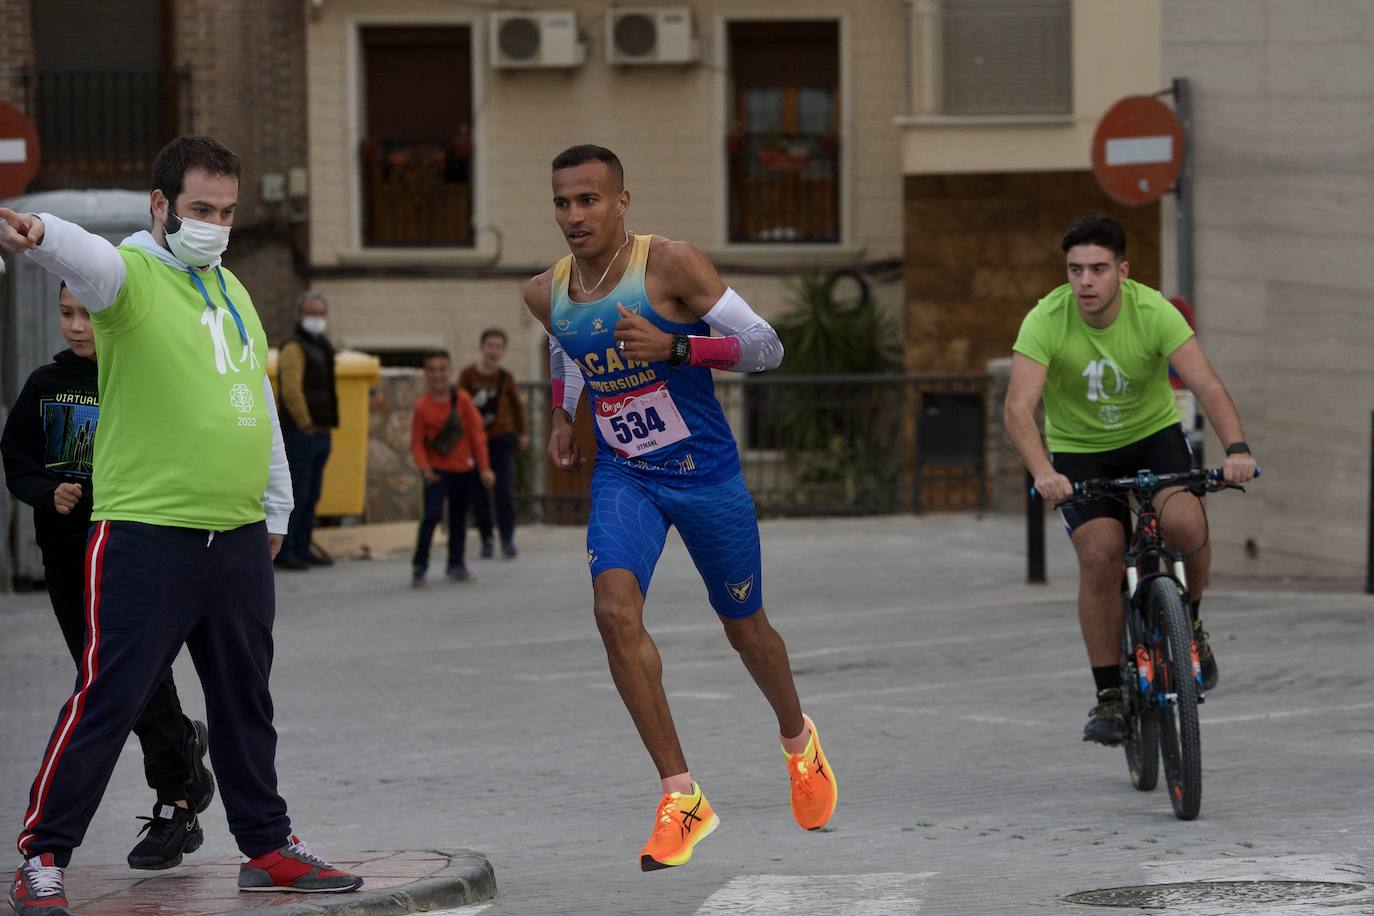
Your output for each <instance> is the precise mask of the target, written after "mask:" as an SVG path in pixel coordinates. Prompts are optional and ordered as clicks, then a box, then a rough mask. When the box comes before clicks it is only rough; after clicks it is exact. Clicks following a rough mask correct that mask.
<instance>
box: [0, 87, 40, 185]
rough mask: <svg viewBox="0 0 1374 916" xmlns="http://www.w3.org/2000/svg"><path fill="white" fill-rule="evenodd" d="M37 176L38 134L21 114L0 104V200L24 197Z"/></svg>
mask: <svg viewBox="0 0 1374 916" xmlns="http://www.w3.org/2000/svg"><path fill="white" fill-rule="evenodd" d="M37 174H38V131H37V130H36V129H35V128H34V126H33V122H32V121H30V120H29V119H28V118H27V117H25V115H24V113H23V112H22V111H20V110H19V109H17V108H15V107H13V106H12V105H6V104H5V103H4V102H0V199H4V198H6V197H14V196H16V195H19V194H23V193H24V191H25V190H26V189H27V188H28V186H29V182H31V181H33V176H34V175H37Z"/></svg>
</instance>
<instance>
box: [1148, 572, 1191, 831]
mask: <svg viewBox="0 0 1374 916" xmlns="http://www.w3.org/2000/svg"><path fill="white" fill-rule="evenodd" d="M1149 598H1150V603H1149V621H1150V624H1151V629H1152V630H1153V631H1154V632H1155V633H1158V635H1159V639H1158V642H1156V643H1155V647H1154V652H1153V655H1154V662H1155V671H1154V676H1155V693H1156V696H1161V695H1164V696H1167V697H1169V698H1170V700H1171V702H1167V703H1161V704H1158V705H1156V706H1155V713H1156V717H1157V722H1158V725H1159V749H1160V752H1161V755H1162V756H1163V758H1164V781H1165V785H1167V786H1168V787H1169V802H1170V804H1172V805H1173V806H1174V814H1175V815H1176V816H1177V817H1178V819H1179V820H1183V821H1191V820H1192V819H1193V818H1195V817H1197V815H1198V809H1199V808H1200V807H1201V805H1202V737H1201V734H1200V733H1199V730H1198V714H1197V680H1196V679H1195V677H1194V676H1193V652H1192V649H1193V627H1192V624H1191V623H1190V621H1189V619H1188V609H1187V608H1185V607H1184V606H1183V599H1182V598H1180V597H1179V594H1178V583H1176V582H1174V580H1172V579H1169V578H1165V577H1160V578H1157V579H1151V580H1150V593H1149Z"/></svg>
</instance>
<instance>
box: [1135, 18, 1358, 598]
mask: <svg viewBox="0 0 1374 916" xmlns="http://www.w3.org/2000/svg"><path fill="white" fill-rule="evenodd" d="M1163 24H1164V40H1163V45H1162V47H1163V65H1164V67H1165V70H1166V72H1167V73H1168V74H1169V75H1171V76H1181V77H1187V78H1188V80H1189V82H1190V85H1191V86H1192V92H1193V98H1194V115H1193V124H1192V127H1193V162H1194V168H1195V172H1196V216H1195V233H1196V251H1195V263H1196V267H1195V275H1196V288H1197V294H1196V301H1195V303H1194V305H1195V306H1196V310H1197V319H1198V324H1199V331H1198V336H1199V339H1200V340H1201V341H1202V344H1203V346H1204V347H1205V348H1206V350H1207V353H1208V355H1209V356H1210V357H1211V359H1212V361H1213V363H1214V364H1215V365H1216V367H1217V370H1218V371H1219V372H1220V374H1221V376H1222V378H1223V379H1224V380H1225V382H1226V384H1227V387H1229V388H1230V390H1231V393H1232V395H1233V396H1234V397H1235V400H1236V403H1237V405H1238V406H1239V408H1240V411H1241V416H1242V419H1243V420H1244V422H1245V431H1246V436H1247V438H1248V440H1249V442H1250V443H1251V445H1252V446H1253V447H1254V449H1255V453H1256V455H1257V456H1258V457H1259V460H1260V463H1261V465H1262V466H1263V469H1264V477H1263V479H1262V480H1260V481H1259V482H1257V483H1256V484H1255V485H1254V486H1252V487H1251V488H1250V492H1249V493H1248V494H1247V495H1245V496H1243V497H1242V496H1234V497H1233V496H1231V495H1230V494H1227V495H1224V496H1222V497H1219V498H1217V499H1215V500H1214V501H1213V505H1212V506H1211V507H1210V515H1211V519H1212V523H1213V524H1212V531H1213V542H1214V544H1215V545H1216V548H1217V550H1218V554H1217V566H1218V568H1219V569H1224V570H1227V571H1228V572H1231V571H1234V572H1237V573H1246V574H1258V575H1264V576H1290V575H1291V576H1317V577H1329V578H1338V579H1341V580H1346V581H1350V580H1354V579H1360V578H1363V576H1364V574H1365V572H1366V570H1365V562H1366V549H1367V532H1368V524H1369V512H1370V493H1369V486H1370V462H1371V454H1370V436H1371V430H1370V423H1371V419H1370V418H1371V411H1374V361H1371V359H1370V356H1369V350H1370V342H1371V341H1374V309H1371V307H1370V302H1371V300H1374V279H1372V278H1371V276H1370V272H1369V270H1368V262H1369V257H1370V252H1371V251H1374V218H1371V216H1370V214H1371V213H1374V156H1371V151H1374V4H1369V3H1364V2H1361V0H1343V2H1342V0H1269V2H1266V0H1225V2H1221V0H1166V2H1165V3H1164V16H1163ZM1165 238H1166V245H1165V248H1166V250H1168V249H1169V248H1170V247H1171V246H1172V239H1173V229H1172V226H1168V228H1166V230H1165Z"/></svg>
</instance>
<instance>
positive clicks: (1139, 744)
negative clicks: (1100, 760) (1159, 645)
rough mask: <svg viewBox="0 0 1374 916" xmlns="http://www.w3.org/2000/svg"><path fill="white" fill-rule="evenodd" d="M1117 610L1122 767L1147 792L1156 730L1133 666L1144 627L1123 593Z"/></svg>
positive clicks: (1155, 759)
mask: <svg viewBox="0 0 1374 916" xmlns="http://www.w3.org/2000/svg"><path fill="white" fill-rule="evenodd" d="M1121 612H1122V617H1123V618H1124V620H1125V626H1123V627H1122V629H1121V695H1122V699H1124V700H1125V701H1126V716H1127V719H1126V727H1127V728H1128V729H1129V733H1128V734H1127V735H1126V740H1125V742H1124V743H1123V747H1124V750H1125V751H1126V769H1127V770H1128V771H1129V772H1130V774H1131V785H1133V786H1135V787H1136V788H1137V789H1139V790H1140V791H1142V792H1149V791H1152V790H1153V789H1154V787H1155V786H1156V785H1158V783H1159V733H1158V732H1157V731H1156V728H1155V709H1154V707H1153V706H1151V705H1148V704H1149V701H1150V697H1149V696H1148V695H1147V694H1145V693H1142V691H1141V689H1140V672H1139V671H1138V670H1137V668H1136V659H1135V647H1136V646H1140V645H1144V644H1145V633H1144V630H1145V627H1144V625H1143V624H1142V623H1141V620H1140V614H1139V613H1137V612H1136V609H1135V607H1134V606H1132V604H1131V602H1130V599H1129V598H1127V597H1126V596H1125V595H1124V594H1123V595H1122V596H1121Z"/></svg>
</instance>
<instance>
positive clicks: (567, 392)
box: [549, 334, 584, 417]
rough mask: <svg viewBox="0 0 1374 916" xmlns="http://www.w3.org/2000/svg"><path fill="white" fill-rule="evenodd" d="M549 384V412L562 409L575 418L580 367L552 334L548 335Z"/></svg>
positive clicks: (581, 383) (578, 393) (579, 396)
mask: <svg viewBox="0 0 1374 916" xmlns="http://www.w3.org/2000/svg"><path fill="white" fill-rule="evenodd" d="M549 384H550V386H551V388H552V395H553V401H552V404H551V406H550V407H549V410H550V411H552V410H553V409H554V408H555V407H562V408H563V410H564V411H565V412H566V413H567V415H568V416H569V417H576V416H577V402H578V401H580V400H582V386H583V384H584V380H583V378H582V367H581V366H579V365H578V364H577V363H576V362H575V361H574V360H573V358H572V357H571V356H569V355H568V353H567V351H566V350H564V349H563V346H562V344H560V343H559V342H558V340H557V338H555V337H554V336H553V335H552V334H550V335H549Z"/></svg>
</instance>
